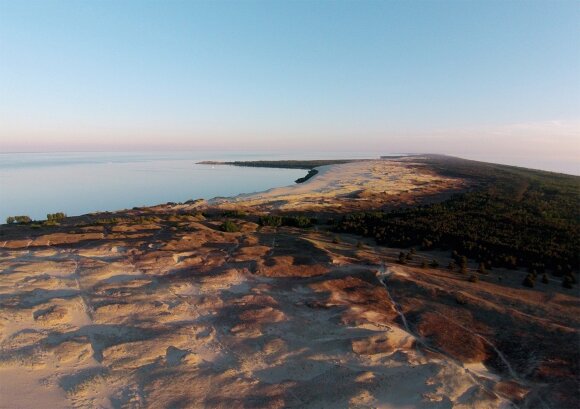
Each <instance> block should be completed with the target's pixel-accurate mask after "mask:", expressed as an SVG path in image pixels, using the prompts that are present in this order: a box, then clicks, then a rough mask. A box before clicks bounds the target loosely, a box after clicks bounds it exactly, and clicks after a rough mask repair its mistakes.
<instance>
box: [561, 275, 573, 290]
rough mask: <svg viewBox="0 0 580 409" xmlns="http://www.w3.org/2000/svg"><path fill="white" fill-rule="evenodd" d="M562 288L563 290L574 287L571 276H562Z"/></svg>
mask: <svg viewBox="0 0 580 409" xmlns="http://www.w3.org/2000/svg"><path fill="white" fill-rule="evenodd" d="M562 287H564V288H572V287H574V280H573V278H572V277H571V276H569V275H566V276H564V279H563V280H562Z"/></svg>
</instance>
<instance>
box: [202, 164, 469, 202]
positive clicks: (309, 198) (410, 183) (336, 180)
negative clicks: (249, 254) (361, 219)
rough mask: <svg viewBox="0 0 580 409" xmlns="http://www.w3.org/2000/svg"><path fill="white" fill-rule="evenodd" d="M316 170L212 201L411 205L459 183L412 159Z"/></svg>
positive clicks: (458, 185)
mask: <svg viewBox="0 0 580 409" xmlns="http://www.w3.org/2000/svg"><path fill="white" fill-rule="evenodd" d="M318 170H319V173H318V174H317V175H316V176H315V177H314V178H312V179H309V180H308V181H306V182H305V183H301V184H294V185H291V186H286V187H280V188H275V189H270V190H268V191H267V192H261V193H255V194H247V195H240V196H237V197H235V198H231V199H216V200H214V201H213V204H215V205H219V206H221V207H223V208H228V207H232V208H233V207H235V208H239V207H252V208H254V209H261V208H265V209H278V210H298V209H299V210H311V211H323V210H329V209H330V210H353V209H368V208H378V207H381V206H382V205H383V204H389V205H392V204H394V203H413V202H415V201H416V200H419V199H424V198H425V197H429V196H433V195H437V194H439V193H441V192H446V191H452V190H458V189H461V188H463V187H464V186H465V182H464V181H463V180H461V179H454V178H450V177H445V176H442V175H439V174H437V173H435V172H433V171H432V170H431V169H429V168H428V167H426V166H424V165H423V164H421V163H419V162H418V161H417V160H416V158H412V157H411V158H402V159H396V160H395V159H391V160H372V161H360V162H352V163H346V164H341V165H328V166H321V167H319V168H318Z"/></svg>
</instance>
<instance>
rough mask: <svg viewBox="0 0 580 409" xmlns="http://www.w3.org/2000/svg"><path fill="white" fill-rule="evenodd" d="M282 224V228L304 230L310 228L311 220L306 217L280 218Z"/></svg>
mask: <svg viewBox="0 0 580 409" xmlns="http://www.w3.org/2000/svg"><path fill="white" fill-rule="evenodd" d="M282 224H283V225H284V226H293V227H302V228H306V227H310V226H312V219H311V218H310V217H306V216H285V217H283V218H282Z"/></svg>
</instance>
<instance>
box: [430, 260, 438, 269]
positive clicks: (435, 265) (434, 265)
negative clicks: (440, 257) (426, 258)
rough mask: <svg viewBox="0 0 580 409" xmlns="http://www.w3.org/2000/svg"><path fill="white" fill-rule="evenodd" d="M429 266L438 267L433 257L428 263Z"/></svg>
mask: <svg viewBox="0 0 580 409" xmlns="http://www.w3.org/2000/svg"><path fill="white" fill-rule="evenodd" d="M429 267H433V268H437V267H439V262H438V261H437V260H435V259H433V260H431V263H429Z"/></svg>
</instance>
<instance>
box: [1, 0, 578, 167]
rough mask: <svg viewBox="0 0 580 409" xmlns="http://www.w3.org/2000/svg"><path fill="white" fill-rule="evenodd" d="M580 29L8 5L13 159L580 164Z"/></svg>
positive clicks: (482, 19)
mask: <svg viewBox="0 0 580 409" xmlns="http://www.w3.org/2000/svg"><path fill="white" fill-rule="evenodd" d="M579 21H580V2H578V1H549V2H548V1H542V2H538V1H534V2H525V1H482V2H469V1H417V2H411V1H405V2H402V1H400V2H399V1H384V2H379V1H367V2H365V1H361V2H359V1H357V2H355V1H352V2H350V1H349V2H342V1H340V2H332V1H292V2H290V1H287V2H285V1H272V2H267V1H251V2H250V1H239V2H195V1H92V2H89V1H48V0H44V1H38V2H30V1H5V0H0V137H1V138H2V142H0V147H1V149H2V150H3V151H11V150H12V151H14V150H45V149H52V150H61V149H65V150H71V149H80V150H82V149H128V148H132V149H137V148H139V149H150V148H154V147H156V146H164V147H166V148H167V149H175V148H191V149H196V148H214V149H215V148H218V149H219V148H222V147H229V148H233V149H243V148H245V147H247V148H249V149H255V148H257V147H261V146H262V147H263V146H265V147H266V148H268V149H275V148H280V149H289V148H296V149H301V148H304V149H322V148H324V147H325V146H328V144H332V145H333V147H334V148H335V149H337V150H341V149H344V150H345V151H348V150H350V149H354V148H356V149H357V150H365V149H362V148H368V149H380V150H382V151H415V152H418V151H440V152H449V153H462V151H461V149H463V150H464V151H465V150H466V149H467V150H471V151H473V152H475V153H476V151H477V150H478V149H479V151H483V152H487V151H489V153H490V154H493V153H494V151H495V150H497V153H498V154H499V153H501V152H502V151H505V149H512V148H513V146H517V145H519V144H521V143H525V144H527V145H530V146H528V147H527V148H526V149H528V150H529V152H528V151H525V152H524V153H525V154H527V155H534V154H536V153H535V152H536V151H537V152H543V153H544V154H546V153H550V152H551V151H550V149H552V150H553V152H552V153H553V155H556V156H554V157H555V158H556V159H557V155H559V154H562V155H566V154H568V155H569V154H570V152H572V153H573V154H574V155H576V154H578V153H579V152H580V151H579V150H578V131H579V129H580V128H579V122H580V78H579V74H578V73H580V24H579V23H578V22H579ZM482 140H484V141H485V143H482V142H481V141H482ZM458 144H459V145H458ZM563 145H566V149H560V148H558V146H560V147H561V146H563ZM532 148H533V149H532ZM536 148H537V149H536ZM458 149H459V151H458ZM534 149H536V150H534ZM560 151H561V152H560ZM466 153H469V152H466Z"/></svg>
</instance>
